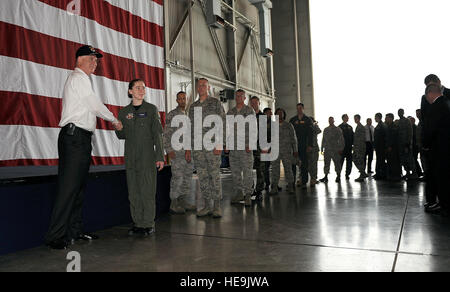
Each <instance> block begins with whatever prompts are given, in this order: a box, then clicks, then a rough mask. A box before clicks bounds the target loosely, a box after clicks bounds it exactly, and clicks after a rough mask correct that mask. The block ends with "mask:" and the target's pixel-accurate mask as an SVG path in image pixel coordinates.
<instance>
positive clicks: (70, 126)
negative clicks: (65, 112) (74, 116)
mask: <svg viewBox="0 0 450 292" xmlns="http://www.w3.org/2000/svg"><path fill="white" fill-rule="evenodd" d="M62 129H63V130H64V131H65V132H66V133H67V134H68V135H73V134H74V133H75V130H76V131H78V132H80V133H82V134H84V135H88V136H92V134H94V133H93V132H91V131H88V130H85V129H83V128H80V127H77V126H75V124H74V123H68V124H67V125H65V126H64V127H62Z"/></svg>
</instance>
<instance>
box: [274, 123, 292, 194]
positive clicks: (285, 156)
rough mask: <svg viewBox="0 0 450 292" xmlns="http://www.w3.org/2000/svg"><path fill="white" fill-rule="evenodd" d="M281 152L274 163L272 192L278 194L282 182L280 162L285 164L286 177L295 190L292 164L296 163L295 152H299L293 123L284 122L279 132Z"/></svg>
mask: <svg viewBox="0 0 450 292" xmlns="http://www.w3.org/2000/svg"><path fill="white" fill-rule="evenodd" d="M279 141H280V143H279V144H280V151H279V155H278V158H277V159H276V160H275V161H273V162H272V191H271V192H277V188H278V182H279V180H280V161H282V162H283V168H284V176H285V178H286V182H287V183H288V186H290V187H291V188H292V190H293V185H294V174H293V172H292V162H293V161H294V156H293V152H297V151H298V144H297V137H296V134H295V130H294V127H293V126H292V124H291V123H288V122H283V123H281V124H280V132H279Z"/></svg>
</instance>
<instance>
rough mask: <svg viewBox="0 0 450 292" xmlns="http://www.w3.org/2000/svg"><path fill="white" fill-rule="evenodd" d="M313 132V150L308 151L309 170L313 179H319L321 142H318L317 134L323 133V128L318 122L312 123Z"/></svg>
mask: <svg viewBox="0 0 450 292" xmlns="http://www.w3.org/2000/svg"><path fill="white" fill-rule="evenodd" d="M312 128H313V133H312V150H311V152H309V153H307V154H306V156H307V157H308V172H309V175H310V176H311V180H312V181H315V180H317V162H318V160H319V143H318V142H317V135H319V134H320V133H322V130H321V129H320V128H319V125H317V123H315V124H313V125H312Z"/></svg>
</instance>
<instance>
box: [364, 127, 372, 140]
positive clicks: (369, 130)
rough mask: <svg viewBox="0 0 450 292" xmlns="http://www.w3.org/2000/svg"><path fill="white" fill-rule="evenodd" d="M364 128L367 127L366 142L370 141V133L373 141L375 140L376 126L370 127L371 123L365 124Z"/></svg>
mask: <svg viewBox="0 0 450 292" xmlns="http://www.w3.org/2000/svg"><path fill="white" fill-rule="evenodd" d="M364 128H365V129H366V142H370V134H372V142H373V140H374V138H373V134H374V131H375V128H374V127H373V126H372V125H370V127H369V125H365V126H364Z"/></svg>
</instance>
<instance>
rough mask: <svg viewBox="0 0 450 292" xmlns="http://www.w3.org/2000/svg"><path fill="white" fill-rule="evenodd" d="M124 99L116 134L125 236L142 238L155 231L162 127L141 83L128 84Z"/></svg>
mask: <svg viewBox="0 0 450 292" xmlns="http://www.w3.org/2000/svg"><path fill="white" fill-rule="evenodd" d="M128 97H129V98H131V99H132V102H131V103H130V104H129V105H127V106H126V107H124V108H122V109H121V110H120V111H119V116H118V119H119V120H120V121H121V122H122V124H123V129H122V130H121V131H116V135H117V137H118V138H119V139H124V140H125V166H126V173H127V184H128V197H129V200H130V209H131V217H132V218H133V222H134V227H133V228H132V229H130V230H129V232H128V233H129V235H133V234H142V235H144V236H146V235H150V234H152V233H153V232H155V197H156V168H158V170H159V171H160V170H162V169H163V167H164V155H163V144H162V126H161V122H160V120H159V113H158V109H157V108H156V106H154V105H152V104H150V103H147V102H146V101H144V97H145V83H144V81H142V80H140V79H136V80H133V81H131V82H130V84H129V86H128Z"/></svg>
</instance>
